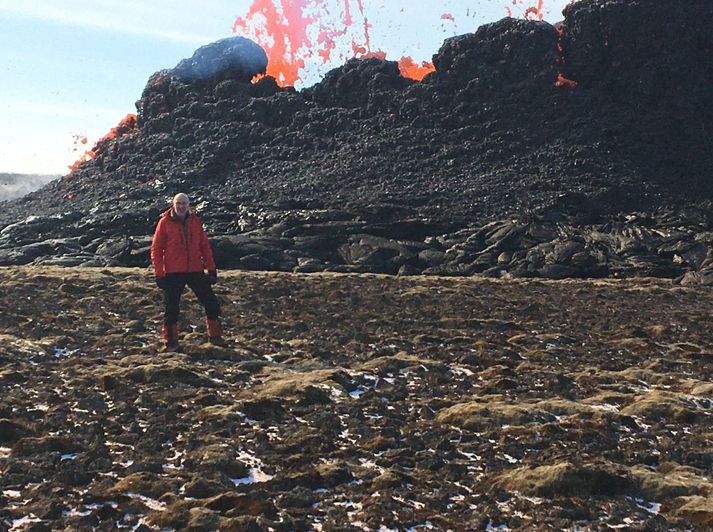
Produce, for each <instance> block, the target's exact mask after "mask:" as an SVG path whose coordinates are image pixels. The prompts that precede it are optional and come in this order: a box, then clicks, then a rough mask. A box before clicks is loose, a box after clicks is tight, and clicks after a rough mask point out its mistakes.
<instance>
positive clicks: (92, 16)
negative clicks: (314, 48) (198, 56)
mask: <svg viewBox="0 0 713 532" xmlns="http://www.w3.org/2000/svg"><path fill="white" fill-rule="evenodd" d="M147 4H148V5H147ZM184 4H185V3H184ZM179 7H182V6H179ZM197 7H198V8H200V7H201V6H200V3H197V2H196V3H194V4H193V9H192V10H188V11H184V12H181V14H180V16H177V13H176V11H175V9H176V6H175V5H171V4H168V3H164V2H160V3H159V4H158V5H156V4H154V5H151V3H149V2H132V1H130V0H129V1H128V2H115V1H112V2H107V1H104V0H94V1H92V2H89V1H86V0H65V1H63V2H61V3H59V2H53V1H51V0H35V1H33V2H12V3H11V2H5V3H2V4H0V13H3V12H5V13H10V14H13V15H17V16H22V17H27V18H33V19H38V20H44V21H49V22H54V23H57V24H61V25H65V26H76V27H84V28H92V29H98V30H105V31H109V32H115V33H123V34H130V35H137V36H142V37H148V38H150V39H155V40H162V41H173V42H180V43H187V44H192V45H201V44H206V43H208V42H211V41H213V40H215V39H216V36H215V35H210V34H207V33H205V34H204V33H196V32H194V31H192V27H193V26H194V25H195V22H196V16H197V15H198V14H199V13H200V11H199V10H198V9H197ZM192 14H193V15H194V16H193V17H191V15H192ZM229 22H230V21H226V25H225V27H226V33H227V32H228V31H229Z"/></svg>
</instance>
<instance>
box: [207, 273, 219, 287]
mask: <svg viewBox="0 0 713 532" xmlns="http://www.w3.org/2000/svg"><path fill="white" fill-rule="evenodd" d="M208 282H209V283H210V284H215V283H217V282H218V272H217V271H216V270H210V271H209V272H208Z"/></svg>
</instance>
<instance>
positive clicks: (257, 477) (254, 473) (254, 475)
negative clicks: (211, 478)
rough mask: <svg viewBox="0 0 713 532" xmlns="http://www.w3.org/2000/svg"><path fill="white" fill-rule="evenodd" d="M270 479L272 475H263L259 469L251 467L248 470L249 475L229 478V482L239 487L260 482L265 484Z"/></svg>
mask: <svg viewBox="0 0 713 532" xmlns="http://www.w3.org/2000/svg"><path fill="white" fill-rule="evenodd" d="M272 478H273V476H272V475H268V474H267V473H263V472H262V471H261V470H260V469H258V468H256V467H253V468H251V469H250V474H249V475H248V476H247V477H243V478H231V479H230V480H231V482H232V483H233V484H235V485H236V486H239V485H241V484H257V483H260V482H267V481H268V480H272Z"/></svg>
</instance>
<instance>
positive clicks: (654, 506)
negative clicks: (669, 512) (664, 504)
mask: <svg viewBox="0 0 713 532" xmlns="http://www.w3.org/2000/svg"><path fill="white" fill-rule="evenodd" d="M635 500H636V506H638V507H639V508H641V509H642V510H646V511H647V512H649V513H650V514H658V513H659V512H660V511H661V503H658V502H646V501H645V500H644V499H635Z"/></svg>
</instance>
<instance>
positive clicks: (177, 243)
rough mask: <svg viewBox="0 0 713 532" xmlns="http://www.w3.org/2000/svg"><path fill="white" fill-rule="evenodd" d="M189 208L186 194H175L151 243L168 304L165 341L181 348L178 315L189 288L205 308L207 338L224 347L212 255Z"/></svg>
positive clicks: (200, 226)
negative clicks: (182, 298) (214, 287)
mask: <svg viewBox="0 0 713 532" xmlns="http://www.w3.org/2000/svg"><path fill="white" fill-rule="evenodd" d="M189 206H190V200H189V199H188V196H187V195H186V194H184V193H182V192H181V193H179V194H176V195H175V196H174V198H173V204H172V206H171V208H170V209H168V210H167V211H166V212H164V213H163V214H162V215H161V218H160V219H159V221H158V225H157V226H156V231H155V232H154V235H153V242H152V244H151V263H152V264H153V267H154V272H155V274H156V284H157V285H158V287H159V288H160V289H161V290H163V300H164V304H165V313H164V317H163V329H162V330H163V341H164V344H165V346H166V348H167V349H173V350H178V349H179V348H180V347H179V344H178V313H179V303H180V301H181V293H182V292H183V288H184V287H185V286H186V285H188V286H189V287H190V289H191V290H193V293H194V294H196V297H197V298H198V300H199V301H200V302H201V304H202V305H203V306H204V307H205V313H206V318H207V319H206V326H207V327H208V339H209V340H210V342H211V343H213V344H218V345H223V339H222V331H221V327H220V321H219V319H218V316H219V315H220V304H219V303H218V298H217V297H215V294H214V293H213V289H212V287H211V285H213V284H215V283H216V281H217V280H218V273H217V271H216V268H215V261H214V260H213V252H212V251H211V249H210V243H209V242H208V237H207V236H206V234H205V230H204V229H203V224H201V221H200V220H199V219H198V216H196V213H195V211H193V210H191V209H190V208H189ZM206 271H207V274H206V273H205V272H206Z"/></svg>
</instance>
